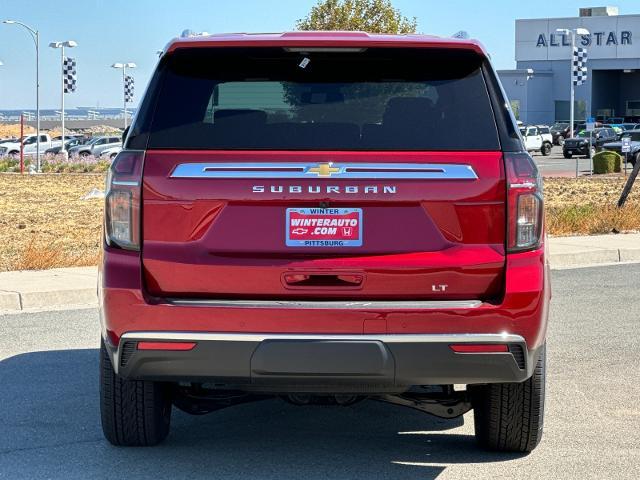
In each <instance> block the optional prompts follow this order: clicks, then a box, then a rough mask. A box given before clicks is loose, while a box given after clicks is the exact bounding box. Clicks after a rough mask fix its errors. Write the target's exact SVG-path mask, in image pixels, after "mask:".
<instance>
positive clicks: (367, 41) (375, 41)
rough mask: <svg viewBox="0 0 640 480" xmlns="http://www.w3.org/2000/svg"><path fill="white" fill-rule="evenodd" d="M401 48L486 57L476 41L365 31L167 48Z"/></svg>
mask: <svg viewBox="0 0 640 480" xmlns="http://www.w3.org/2000/svg"><path fill="white" fill-rule="evenodd" d="M252 46H260V47H275V46H281V47H348V48H359V47H362V48H366V47H372V48H373V47H390V48H393V47H399V48H400V47H401V48H449V49H465V50H473V51H475V52H477V53H478V54H480V55H483V56H487V52H486V50H485V48H484V46H483V45H482V44H481V43H480V42H479V41H478V40H473V39H459V38H441V37H434V36H429V35H416V34H411V35H384V34H370V33H365V32H286V33H263V34H247V33H227V34H218V35H209V36H206V37H191V38H176V39H174V40H172V41H171V42H170V43H169V44H168V45H167V46H166V47H165V52H167V53H171V52H173V51H175V50H177V49H180V48H199V47H201V48H211V47H252Z"/></svg>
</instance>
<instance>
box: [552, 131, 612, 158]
mask: <svg viewBox="0 0 640 480" xmlns="http://www.w3.org/2000/svg"><path fill="white" fill-rule="evenodd" d="M617 139H618V134H617V133H616V132H615V131H614V130H613V129H612V128H607V127H601V128H596V129H594V130H593V131H592V132H588V131H587V130H581V131H580V133H578V135H577V136H576V137H575V138H568V139H567V140H565V142H564V145H563V146H562V154H563V155H564V158H571V157H573V156H574V155H584V156H586V157H593V156H594V155H595V154H596V152H597V151H598V150H599V149H600V148H602V146H603V145H604V144H605V143H609V142H615V141H616V140H617ZM589 140H591V149H590V148H589Z"/></svg>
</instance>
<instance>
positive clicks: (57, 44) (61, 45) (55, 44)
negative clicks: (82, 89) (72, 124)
mask: <svg viewBox="0 0 640 480" xmlns="http://www.w3.org/2000/svg"><path fill="white" fill-rule="evenodd" d="M49 46H50V47H51V48H59V49H60V55H61V56H60V75H61V86H60V103H61V105H62V108H61V109H60V119H61V123H62V146H61V147H60V153H61V154H62V155H63V156H64V157H65V158H66V156H67V151H66V149H65V148H64V138H65V137H64V47H68V48H73V47H77V46H78V44H77V43H76V42H74V41H73V40H67V41H66V42H51V43H50V44H49Z"/></svg>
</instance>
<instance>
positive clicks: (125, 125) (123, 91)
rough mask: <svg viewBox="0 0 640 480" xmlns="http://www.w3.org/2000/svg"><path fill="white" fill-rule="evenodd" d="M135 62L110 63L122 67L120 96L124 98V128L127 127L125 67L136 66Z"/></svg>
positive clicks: (114, 66) (112, 66) (115, 66)
mask: <svg viewBox="0 0 640 480" xmlns="http://www.w3.org/2000/svg"><path fill="white" fill-rule="evenodd" d="M136 66H137V65H136V64H135V63H131V62H128V63H114V64H113V65H111V68H121V69H122V96H123V99H124V102H123V103H124V128H125V130H126V129H127V95H126V94H125V89H126V84H127V68H136Z"/></svg>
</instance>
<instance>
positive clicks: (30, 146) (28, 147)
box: [0, 133, 53, 157]
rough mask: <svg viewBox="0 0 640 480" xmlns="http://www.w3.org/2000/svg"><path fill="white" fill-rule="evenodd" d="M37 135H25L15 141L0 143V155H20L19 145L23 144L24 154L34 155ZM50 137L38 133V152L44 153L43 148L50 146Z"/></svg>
mask: <svg viewBox="0 0 640 480" xmlns="http://www.w3.org/2000/svg"><path fill="white" fill-rule="evenodd" d="M37 140H38V136H37V135H25V136H23V137H22V138H21V139H19V140H18V141H17V142H7V143H3V144H2V145H0V157H1V156H4V155H14V156H15V155H20V145H22V146H23V149H24V155H25V156H33V155H36V152H37V150H38V141H37ZM52 146H53V145H52V143H51V137H50V136H49V135H48V134H46V133H44V134H41V135H40V152H41V153H44V152H45V150H47V149H48V148H51V147H52Z"/></svg>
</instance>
